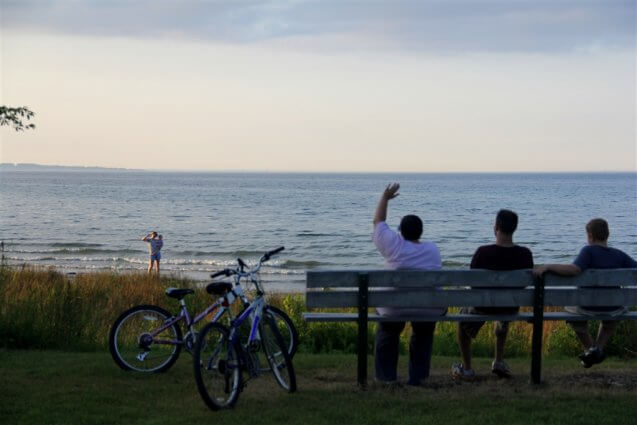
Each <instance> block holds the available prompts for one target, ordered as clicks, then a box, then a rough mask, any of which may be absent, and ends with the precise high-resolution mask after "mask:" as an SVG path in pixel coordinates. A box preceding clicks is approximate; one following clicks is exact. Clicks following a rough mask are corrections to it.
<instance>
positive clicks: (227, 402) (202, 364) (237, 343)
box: [192, 250, 296, 410]
mask: <svg viewBox="0 0 637 425" xmlns="http://www.w3.org/2000/svg"><path fill="white" fill-rule="evenodd" d="M275 251H276V250H275ZM238 263H239V267H238V268H237V269H225V270H223V271H221V272H219V273H222V274H225V275H226V276H234V277H235V282H239V281H240V280H241V279H242V278H244V279H247V280H249V281H250V282H251V283H253V284H254V285H255V288H256V297H255V299H254V300H253V301H252V302H251V303H250V304H249V305H247V306H245V308H244V310H243V311H242V312H241V313H240V314H238V315H237V316H236V317H232V318H231V321H230V326H229V327H226V326H224V325H222V324H220V323H209V324H207V325H206V326H205V327H204V328H203V329H202V330H201V333H200V335H199V338H198V339H197V343H196V344H195V349H194V351H193V353H192V354H193V368H194V374H195V382H196V383H197V390H198V391H199V394H200V395H201V397H202V399H203V401H204V402H205V403H206V405H207V406H208V407H209V408H210V409H212V410H219V409H223V408H229V407H232V406H233V405H234V404H235V403H236V402H237V400H238V398H239V393H240V392H241V391H242V390H243V388H244V387H245V385H246V383H247V381H248V380H249V379H253V378H256V377H258V376H259V375H261V373H262V372H263V371H264V370H270V371H272V373H273V375H274V378H275V379H276V381H277V382H278V384H279V385H280V386H281V387H282V388H283V389H284V390H286V391H287V392H290V393H292V392H294V391H296V374H295V372H294V367H293V365H292V360H291V357H290V356H289V354H288V351H287V349H286V345H285V343H284V341H283V338H282V336H281V334H280V332H279V328H278V326H277V325H276V323H275V321H274V317H273V315H272V314H271V307H270V306H268V305H267V304H266V302H265V298H264V295H265V294H264V292H263V288H262V287H261V283H260V281H259V279H258V272H259V269H260V268H261V265H262V261H259V263H258V264H257V265H256V266H254V267H253V268H252V269H249V270H247V271H245V268H247V265H246V264H245V263H244V262H243V261H242V260H241V259H238ZM237 285H238V284H237ZM226 289H227V292H226V293H224V295H223V297H225V298H227V300H228V302H231V300H232V293H231V290H230V287H226ZM245 321H249V322H250V324H251V326H250V333H249V335H248V337H247V340H246V341H242V338H241V334H242V333H241V325H242V324H243V323H244V322H245ZM260 353H262V354H264V355H265V358H266V360H267V362H268V364H269V366H270V367H269V369H264V368H262V367H261V365H260V363H261V360H260V358H259V354H260ZM244 372H246V373H247V374H248V375H249V378H248V380H245V381H244V380H243V373H244Z"/></svg>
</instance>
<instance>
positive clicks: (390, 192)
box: [383, 183, 400, 201]
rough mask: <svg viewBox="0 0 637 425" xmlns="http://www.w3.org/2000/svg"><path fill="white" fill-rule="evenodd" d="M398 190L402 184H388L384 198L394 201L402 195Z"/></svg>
mask: <svg viewBox="0 0 637 425" xmlns="http://www.w3.org/2000/svg"><path fill="white" fill-rule="evenodd" d="M398 189H400V184H398V183H392V184H388V185H387V187H386V188H385V190H384V191H383V198H384V199H387V200H388V201H389V200H390V199H394V198H395V197H396V196H398V195H400V194H399V193H398Z"/></svg>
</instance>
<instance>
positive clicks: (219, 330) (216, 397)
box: [193, 323, 241, 410]
mask: <svg viewBox="0 0 637 425" xmlns="http://www.w3.org/2000/svg"><path fill="white" fill-rule="evenodd" d="M240 363H241V362H240V361H239V356H238V353H237V350H236V348H235V346H234V344H233V343H232V341H230V337H229V332H228V329H227V328H226V327H225V326H223V325H221V324H219V323H209V324H208V325H206V327H205V328H203V330H202V331H201V332H200V333H199V337H198V338H197V344H196V345H195V350H194V352H193V366H194V372H195V382H196V383H197V390H198V391H199V394H200V395H201V398H202V399H203V401H204V402H205V403H206V405H207V406H208V407H209V408H210V409H212V410H219V409H223V408H228V407H232V406H233V405H234V404H235V403H236V402H237V399H238V398H239V392H240V391H241V364H240Z"/></svg>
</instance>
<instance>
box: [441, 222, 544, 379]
mask: <svg viewBox="0 0 637 425" xmlns="http://www.w3.org/2000/svg"><path fill="white" fill-rule="evenodd" d="M517 226H518V216H517V214H516V213H514V212H513V211H509V210H500V211H499V212H498V214H497V216H496V218H495V225H494V226H493V231H494V233H495V244H493V245H484V246H481V247H479V248H478V249H477V251H476V252H475V254H473V258H472V259H471V268H472V269H487V270H519V269H531V268H533V254H532V253H531V251H530V250H529V249H528V248H525V247H523V246H519V245H515V244H514V243H513V232H515V229H517ZM485 289H486V288H485ZM519 309H520V307H519V306H511V307H464V308H462V309H461V310H460V313H463V314H502V315H510V314H517V313H518V311H519ZM483 325H484V322H459V323H458V347H459V348H460V355H461V357H462V363H460V364H454V365H453V366H452V367H451V375H452V377H453V379H454V380H458V379H462V380H467V381H471V380H473V379H474V378H475V371H474V370H473V368H472V367H471V366H472V365H471V339H472V338H475V337H476V336H477V335H478V331H479V330H480V328H482V326H483ZM508 331H509V322H501V321H498V322H495V324H494V333H495V338H496V343H495V360H493V363H492V364H491V372H492V373H494V374H496V375H498V376H500V377H510V376H511V369H510V368H509V365H507V363H506V362H505V361H504V344H505V342H506V338H507V334H508Z"/></svg>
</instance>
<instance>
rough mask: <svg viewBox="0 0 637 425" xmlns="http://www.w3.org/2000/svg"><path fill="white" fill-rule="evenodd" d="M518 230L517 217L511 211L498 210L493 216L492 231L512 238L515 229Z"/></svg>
mask: <svg viewBox="0 0 637 425" xmlns="http://www.w3.org/2000/svg"><path fill="white" fill-rule="evenodd" d="M517 228H518V215H517V214H516V213H514V212H513V211H511V210H500V211H498V214H497V215H496V216H495V226H494V228H493V229H494V230H495V233H496V234H497V233H498V232H500V233H502V234H504V235H506V236H512V235H513V232H515V229H517Z"/></svg>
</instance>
